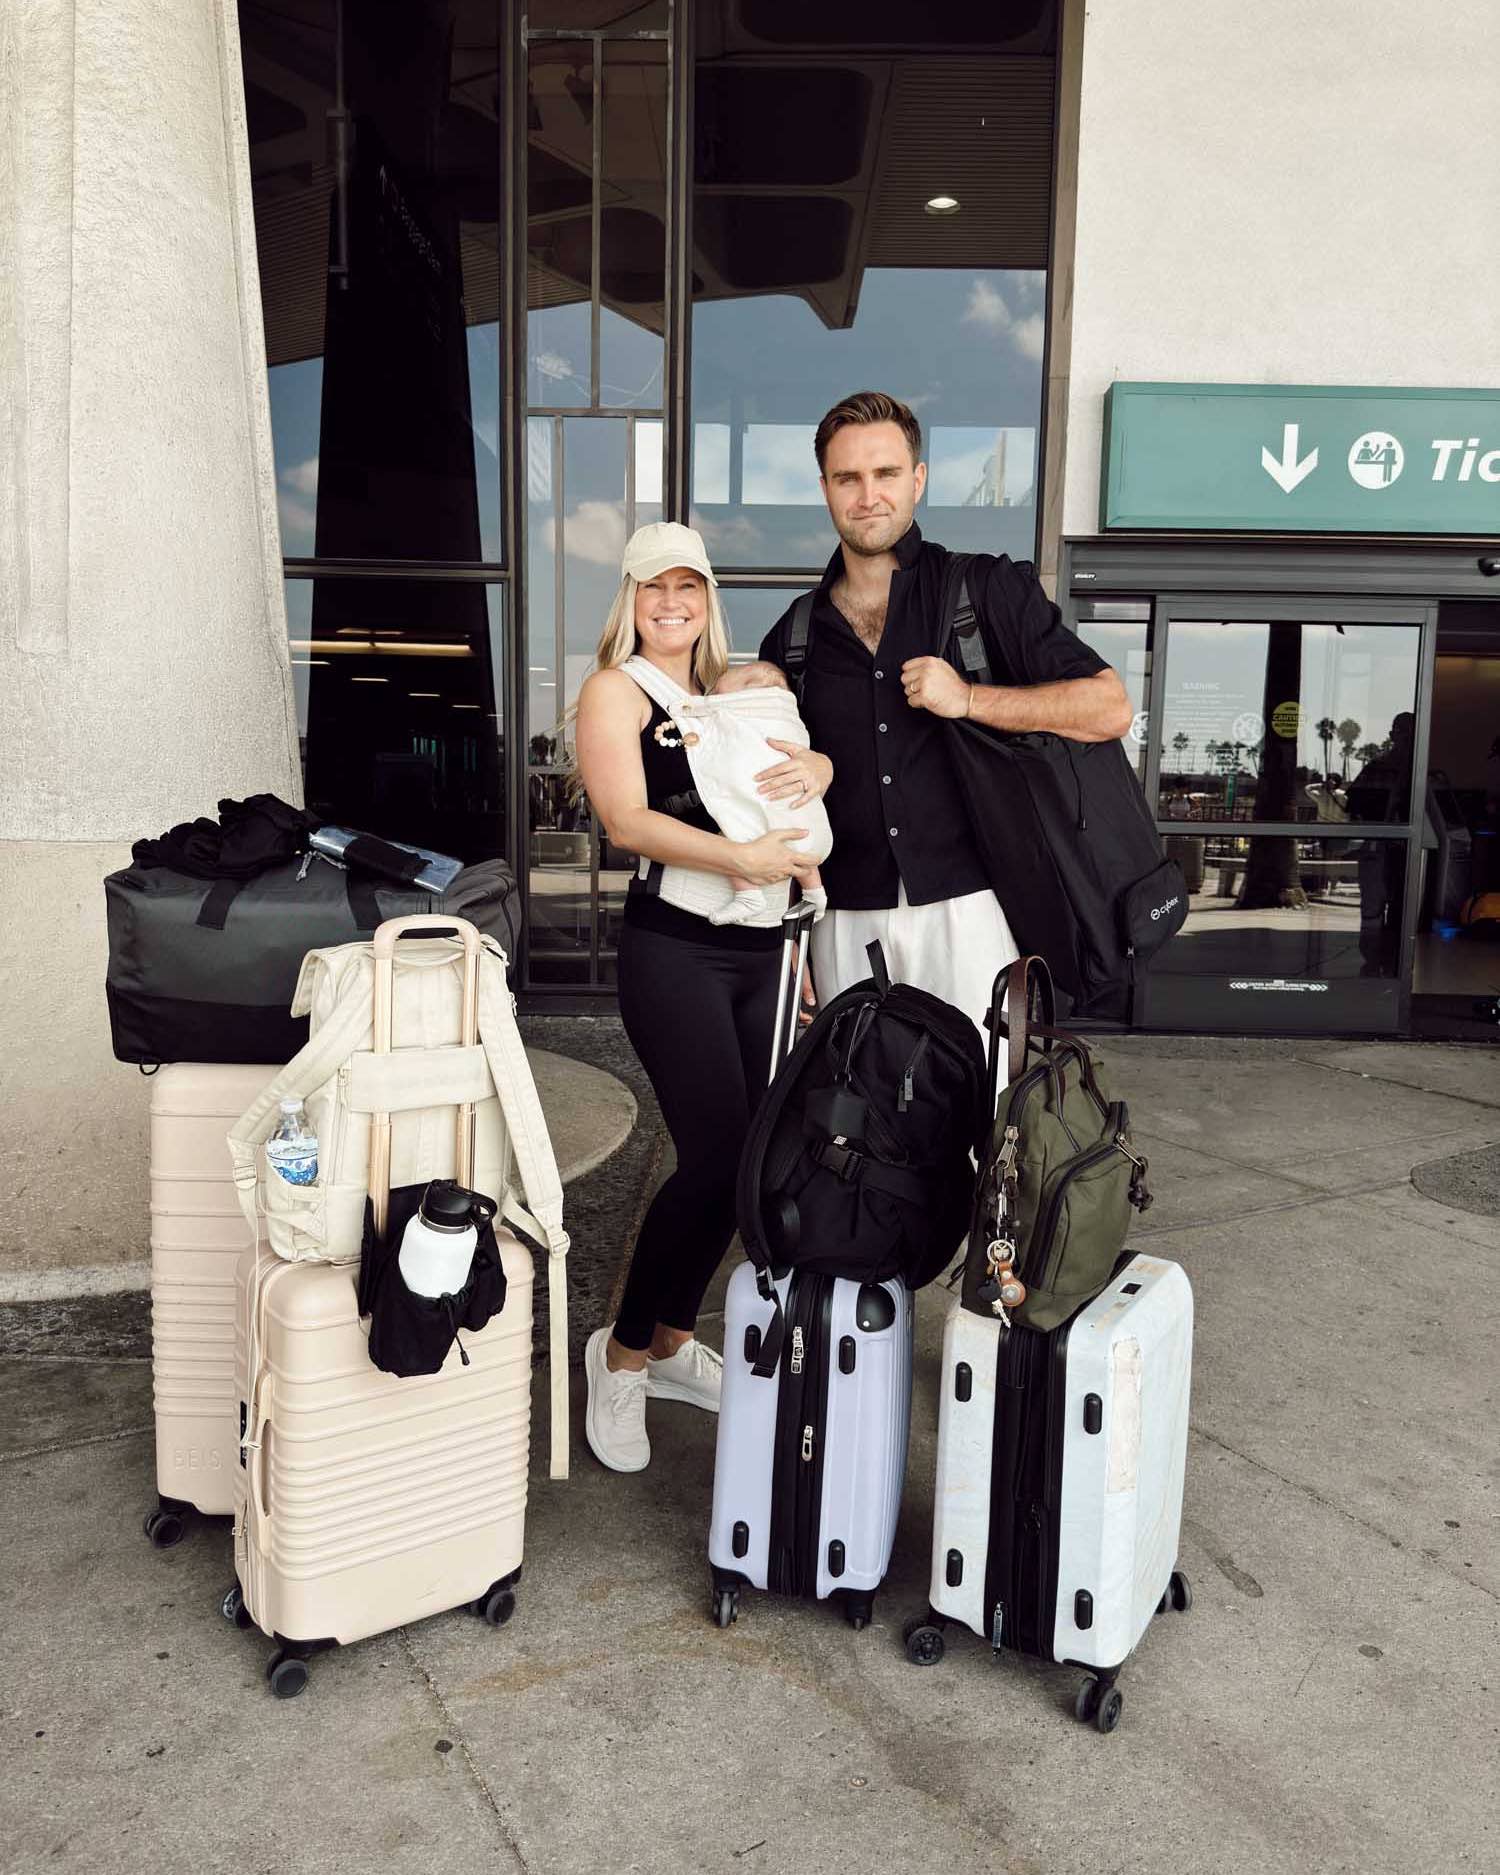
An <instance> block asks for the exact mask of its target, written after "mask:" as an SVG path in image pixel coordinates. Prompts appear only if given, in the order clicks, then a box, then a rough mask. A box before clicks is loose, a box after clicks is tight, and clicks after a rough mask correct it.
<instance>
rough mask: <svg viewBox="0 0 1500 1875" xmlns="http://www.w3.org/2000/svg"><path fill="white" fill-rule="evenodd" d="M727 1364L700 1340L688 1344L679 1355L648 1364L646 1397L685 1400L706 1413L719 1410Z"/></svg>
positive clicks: (680, 1350) (684, 1345) (683, 1345)
mask: <svg viewBox="0 0 1500 1875" xmlns="http://www.w3.org/2000/svg"><path fill="white" fill-rule="evenodd" d="M723 1378H724V1362H723V1360H722V1359H721V1358H720V1356H719V1355H717V1354H715V1353H714V1351H713V1349H712V1348H705V1347H704V1345H703V1343H702V1342H701V1341H699V1340H698V1339H697V1337H696V1336H694V1338H693V1339H692V1340H691V1341H684V1342H683V1344H682V1346H681V1347H680V1348H679V1349H678V1350H677V1352H676V1353H675V1354H669V1355H667V1356H666V1357H665V1359H663V1360H659V1361H658V1360H648V1361H647V1363H646V1393H647V1395H648V1397H649V1398H651V1399H653V1400H685V1401H686V1402H687V1404H688V1405H689V1406H701V1407H702V1408H703V1409H704V1411H705V1412H709V1413H717V1412H718V1410H719V1388H720V1385H721V1383H722V1381H723Z"/></svg>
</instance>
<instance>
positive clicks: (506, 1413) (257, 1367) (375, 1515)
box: [222, 915, 566, 1698]
mask: <svg viewBox="0 0 1500 1875" xmlns="http://www.w3.org/2000/svg"><path fill="white" fill-rule="evenodd" d="M438 928H442V929H446V930H450V931H451V930H453V929H455V928H456V929H457V931H458V934H459V936H460V938H461V939H462V943H463V952H464V965H463V994H462V1009H463V1014H462V1022H461V1032H460V1035H459V1038H458V1047H457V1048H454V1049H453V1050H452V1052H453V1053H454V1054H455V1055H461V1054H464V1053H468V1052H470V1051H472V1050H473V1049H474V1047H475V1041H476V1033H477V1007H478V996H479V976H478V972H479V957H480V951H479V943H480V940H479V934H478V932H477V931H476V930H475V929H474V927H473V926H472V925H468V924H466V923H465V922H464V921H463V920H461V919H450V918H446V917H442V916H437V915H429V916H417V917H412V918H399V919H393V920H391V921H390V922H388V923H386V924H383V925H382V926H381V927H380V928H379V930H378V931H377V932H376V933H375V939H374V945H373V951H374V959H375V972H374V1020H373V1031H374V1043H375V1052H376V1053H377V1054H381V1055H391V1053H392V1051H391V1035H392V1016H393V1012H392V998H393V994H394V991H393V966H392V953H393V949H394V945H395V942H396V940H397V938H398V937H399V936H401V935H402V934H403V933H404V932H406V931H421V930H433V929H438ZM450 1046H451V1045H450V1044H443V1045H442V1046H440V1047H434V1046H428V1047H425V1048H421V1049H416V1050H413V1051H412V1053H413V1056H414V1058H415V1060H416V1062H417V1066H418V1069H419V1070H420V1071H422V1072H424V1073H425V1072H429V1071H430V1070H431V1067H432V1062H433V1058H434V1057H436V1056H438V1055H439V1054H441V1053H442V1052H443V1049H444V1048H445V1047H450ZM400 1057H401V1051H400V1050H397V1051H396V1052H395V1055H394V1057H393V1059H394V1060H395V1061H396V1062H398V1063H399V1061H400ZM514 1072H515V1073H518V1074H519V1073H524V1072H528V1070H526V1067H525V1060H524V1057H521V1058H520V1059H519V1060H518V1062H517V1063H516V1064H515V1067H514ZM531 1099H532V1101H533V1102H534V1090H532V1094H531ZM517 1111H518V1115H519V1108H518V1109H517ZM455 1157H456V1162H457V1169H458V1180H459V1183H460V1184H463V1185H469V1184H470V1183H471V1181H472V1174H473V1167H474V1123H473V1103H472V1101H470V1102H467V1103H466V1104H462V1105H460V1106H459V1107H458V1109H457V1112H456V1146H455ZM518 1157H520V1158H522V1159H523V1161H524V1163H525V1169H526V1170H527V1175H528V1176H533V1175H534V1177H535V1182H536V1185H537V1189H536V1190H534V1191H529V1192H528V1196H530V1197H531V1198H532V1200H533V1202H540V1201H542V1200H546V1201H547V1203H546V1204H545V1205H544V1207H543V1208H544V1209H548V1210H550V1208H551V1202H550V1201H551V1198H552V1196H553V1188H555V1186H556V1181H557V1171H556V1166H555V1164H554V1163H553V1160H552V1155H551V1147H550V1144H547V1143H546V1142H545V1140H544V1138H543V1139H540V1140H532V1141H531V1142H530V1143H529V1144H528V1145H527V1146H526V1147H525V1150H524V1153H523V1152H522V1151H521V1149H520V1148H519V1147H518ZM390 1164H391V1156H390V1116H389V1114H387V1113H376V1114H374V1115H372V1116H371V1125H370V1166H369V1193H370V1203H371V1210H372V1214H373V1218H374V1223H375V1228H376V1229H377V1230H378V1231H382V1232H383V1231H384V1229H385V1226H386V1219H387V1214H388V1207H389V1200H390ZM515 1209H516V1210H517V1212H518V1214H519V1215H520V1216H522V1217H524V1216H526V1215H527V1214H526V1213H524V1212H519V1208H518V1207H515ZM536 1228H537V1229H538V1231H539V1232H540V1231H543V1230H544V1227H543V1226H541V1225H537V1226H536ZM495 1242H496V1247H497V1249H498V1252H499V1255H500V1261H501V1266H502V1268H503V1270H504V1272H505V1279H506V1290H505V1297H504V1304H503V1306H502V1307H501V1309H500V1310H499V1312H498V1313H497V1314H494V1315H492V1316H491V1317H490V1319H489V1320H488V1321H487V1322H486V1323H485V1325H484V1326H483V1327H482V1328H477V1329H470V1328H467V1327H461V1328H460V1330H459V1332H458V1333H456V1334H455V1336H454V1341H453V1344H452V1345H451V1346H450V1347H449V1348H448V1351H447V1355H446V1358H445V1359H444V1361H443V1364H442V1366H441V1368H440V1369H439V1370H438V1372H436V1373H433V1374H418V1375H407V1376H401V1377H398V1376H397V1375H394V1374H390V1373H386V1372H383V1371H382V1370H381V1369H379V1368H377V1367H376V1366H375V1364H374V1362H373V1361H372V1359H371V1356H370V1324H369V1322H368V1321H367V1320H361V1318H360V1314H359V1291H358V1280H359V1268H358V1265H357V1264H353V1263H349V1262H344V1263H314V1262H284V1261H283V1260H282V1259H281V1258H279V1257H278V1256H276V1255H275V1254H274V1253H273V1252H272V1251H271V1250H270V1248H269V1247H268V1246H264V1245H263V1246H258V1247H257V1249H256V1250H255V1251H254V1252H253V1253H247V1254H246V1255H245V1256H244V1258H243V1259H242V1260H241V1263H240V1265H239V1269H238V1272H237V1308H236V1328H235V1377H236V1387H237V1398H238V1413H239V1422H240V1438H241V1441H242V1443H241V1449H240V1462H239V1463H238V1464H237V1465H236V1467H235V1472H234V1476H235V1491H234V1512H235V1522H234V1560H235V1573H236V1580H235V1583H234V1585H233V1586H232V1587H231V1589H230V1590H229V1592H228V1594H227V1595H226V1596H225V1597H224V1600H223V1604H222V1611H223V1613H224V1615H225V1617H226V1618H227V1619H229V1620H232V1621H234V1622H235V1624H236V1625H237V1626H239V1627H250V1626H255V1627H259V1628H260V1629H261V1630H262V1631H263V1632H264V1633H266V1634H268V1635H270V1636H271V1637H272V1638H273V1639H274V1640H275V1641H276V1643H277V1648H278V1651H277V1652H276V1653H275V1654H274V1655H273V1656H272V1658H271V1660H270V1661H269V1663H268V1664H267V1667H266V1678H267V1681H268V1682H269V1684H270V1687H271V1690H272V1692H273V1693H275V1694H277V1696H278V1697H280V1698H291V1697H293V1696H294V1695H295V1694H297V1693H300V1692H301V1691H302V1689H303V1687H304V1686H305V1685H306V1683H307V1677H308V1667H307V1661H308V1658H309V1656H310V1655H311V1654H313V1653H314V1652H316V1651H318V1650H319V1649H320V1648H323V1647H328V1646H332V1645H336V1644H344V1643H347V1642H350V1641H355V1640H362V1639H364V1638H365V1637H367V1636H369V1635H372V1634H381V1633H385V1632H387V1631H388V1630H390V1629H392V1628H396V1627H402V1626H405V1625H406V1624H407V1623H408V1622H411V1621H417V1620H421V1619H422V1618H423V1617H424V1616H426V1615H432V1614H437V1613H440V1612H442V1611H443V1610H446V1609H451V1608H458V1607H463V1606H467V1607H470V1608H472V1610H473V1611H474V1612H475V1613H476V1614H479V1615H482V1616H483V1617H484V1619H485V1620H486V1621H488V1622H489V1623H490V1625H491V1626H495V1627H499V1626H501V1625H503V1624H504V1623H505V1622H506V1621H508V1620H509V1619H510V1616H511V1614H512V1612H513V1611H514V1608H515V1585H516V1582H517V1580H518V1579H519V1577H520V1573H521V1558H522V1549H523V1545H524V1539H525V1526H526V1489H527V1476H528V1470H529V1451H530V1429H531V1345H532V1261H531V1255H530V1252H529V1251H528V1250H527V1249H526V1247H525V1246H524V1245H523V1244H522V1243H521V1242H520V1241H519V1240H518V1239H517V1238H516V1237H515V1236H513V1235H512V1234H511V1232H510V1231H508V1230H506V1229H504V1228H503V1227H502V1226H500V1225H499V1223H498V1221H497V1223H496V1226H495ZM564 1242H566V1240H565V1239H564ZM385 1280H386V1281H387V1282H399V1281H400V1277H399V1274H398V1273H395V1272H392V1273H391V1274H389V1275H388V1276H387V1277H386V1278H385ZM450 1321H451V1317H450ZM555 1414H556V1407H555V1404H554V1416H555Z"/></svg>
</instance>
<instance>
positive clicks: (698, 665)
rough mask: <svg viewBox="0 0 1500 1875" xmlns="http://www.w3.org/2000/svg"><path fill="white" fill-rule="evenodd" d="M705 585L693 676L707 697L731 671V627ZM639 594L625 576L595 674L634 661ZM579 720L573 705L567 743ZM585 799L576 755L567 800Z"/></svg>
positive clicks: (714, 593) (714, 590) (599, 647)
mask: <svg viewBox="0 0 1500 1875" xmlns="http://www.w3.org/2000/svg"><path fill="white" fill-rule="evenodd" d="M703 585H704V590H705V592H706V593H707V596H708V621H707V623H706V624H705V625H704V627H703V630H702V631H701V632H700V633H699V634H698V642H697V644H696V645H694V647H693V676H694V677H695V678H696V679H697V682H698V688H699V689H700V690H702V691H703V692H705V693H707V692H708V691H710V690H712V689H713V687H714V685H715V684H716V683H717V682H718V681H719V679H720V678H721V677H722V676H723V675H724V673H725V671H727V670H728V669H729V626H728V625H727V624H726V622H725V619H724V608H723V606H722V605H721V604H720V603H719V589H718V587H717V586H716V585H714V583H713V581H712V580H707V579H706V580H704V582H703ZM638 590H639V582H638V581H637V580H636V578H635V577H634V575H633V574H630V573H627V574H625V576H624V578H623V579H621V581H620V590H619V591H618V592H617V593H616V594H615V596H614V602H613V604H612V605H611V606H610V608H609V611H608V612H607V613H606V614H605V619H604V630H603V631H602V632H600V634H599V643H598V645H597V646H596V647H595V649H594V669H595V670H599V671H612V670H614V669H616V668H617V666H619V665H621V664H623V663H624V662H625V660H626V658H628V657H633V656H634V654H635V652H636V651H637V650H638V649H639V646H640V640H639V637H638V636H637V633H636V629H635V596H636V593H637V591H638ZM577 716H578V705H577V704H576V703H574V704H573V705H571V707H570V708H569V710H568V712H567V714H566V716H564V718H563V722H562V728H563V737H564V741H565V742H566V740H567V734H568V729H569V727H570V726H571V724H572V723H573V722H574V721H575V720H576V719H577ZM583 795H584V786H583V775H582V773H581V772H580V770H579V767H578V757H577V754H576V752H575V754H574V757H573V761H572V764H571V766H570V767H569V769H568V796H569V799H570V800H574V801H579V800H582V798H583Z"/></svg>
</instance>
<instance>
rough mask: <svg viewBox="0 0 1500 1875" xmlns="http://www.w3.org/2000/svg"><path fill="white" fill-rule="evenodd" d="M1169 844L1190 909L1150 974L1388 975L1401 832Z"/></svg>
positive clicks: (1401, 889)
mask: <svg viewBox="0 0 1500 1875" xmlns="http://www.w3.org/2000/svg"><path fill="white" fill-rule="evenodd" d="M1168 845H1169V848H1173V847H1175V849H1176V850H1175V852H1174V857H1175V858H1177V859H1178V861H1179V863H1181V864H1182V866H1183V872H1184V874H1185V876H1186V878H1187V884H1188V890H1189V893H1190V906H1191V909H1190V911H1189V914H1188V920H1187V923H1186V924H1185V925H1184V926H1183V928H1182V930H1181V931H1180V932H1179V933H1178V935H1177V936H1176V937H1175V938H1174V939H1173V940H1172V942H1171V944H1170V945H1169V946H1168V947H1167V949H1166V951H1165V952H1164V953H1163V954H1162V957H1161V960H1160V962H1159V963H1157V964H1156V965H1155V967H1154V970H1153V974H1154V975H1162V976H1229V977H1234V976H1247V977H1254V978H1257V979H1268V980H1274V979H1276V978H1278V977H1280V978H1285V979H1287V980H1289V981H1291V980H1295V979H1298V978H1309V977H1311V978H1325V979H1326V978H1338V977H1344V978H1347V977H1393V976H1395V974H1396V965H1397V958H1398V952H1399V949H1400V934H1401V908H1402V901H1403V897H1404V893H1405V889H1406V846H1405V843H1404V842H1403V841H1401V840H1399V839H1394V840H1393V839H1374V838H1370V837H1361V838H1356V839H1349V840H1324V839H1311V840H1303V839H1299V838H1290V837H1288V838H1282V837H1281V836H1279V835H1268V834H1252V835H1249V836H1248V837H1247V836H1244V835H1237V834H1227V833H1225V834H1215V833H1209V834H1197V835H1183V836H1179V837H1178V838H1177V839H1176V840H1175V841H1173V840H1171V839H1170V838H1169V841H1168Z"/></svg>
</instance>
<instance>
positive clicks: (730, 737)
mask: <svg viewBox="0 0 1500 1875" xmlns="http://www.w3.org/2000/svg"><path fill="white" fill-rule="evenodd" d="M684 714H685V716H690V717H691V721H692V725H693V728H692V730H688V729H687V728H686V723H684V730H685V733H684V736H683V741H684V743H686V744H687V745H688V746H689V747H690V749H691V754H690V756H689V760H690V762H691V764H692V769H693V778H694V780H695V781H696V783H697V786H698V793H699V794H700V796H701V797H702V800H703V804H704V806H705V807H706V808H707V809H708V811H709V812H710V813H711V814H712V815H713V817H714V819H715V820H716V821H717V822H718V824H719V829H720V831H721V832H722V833H724V834H725V835H726V836H727V837H728V838H729V839H731V840H756V839H759V838H760V836H761V835H762V834H764V833H769V832H772V831H774V830H776V829H778V828H781V827H805V828H806V829H807V838H806V839H805V840H799V841H798V842H797V850H798V851H799V852H801V853H805V854H807V855H808V857H809V858H811V859H814V860H823V859H827V857H828V855H829V853H830V852H831V851H832V849H833V833H832V830H831V829H830V827H829V825H828V812H827V810H826V808H825V807H824V806H823V803H822V802H821V801H816V800H814V801H806V802H804V803H803V804H802V805H801V806H800V807H797V806H794V805H793V804H792V803H791V801H773V800H771V799H770V798H769V796H767V795H764V794H760V793H758V792H757V791H756V781H755V777H756V776H757V775H758V774H760V773H761V772H762V770H764V769H766V768H771V767H774V766H775V760H776V756H777V751H776V750H775V749H773V748H771V747H770V740H771V739H774V740H775V741H777V742H795V743H797V744H799V745H800V746H801V747H802V748H804V749H805V748H809V747H810V746H811V743H810V740H809V738H808V734H807V729H806V726H805V725H804V723H803V721H802V718H801V716H800V715H799V714H798V711H797V704H796V700H795V699H794V698H793V696H792V693H791V689H790V687H789V686H788V684H787V681H786V678H785V677H784V676H783V675H782V673H781V672H780V671H779V670H778V669H777V668H776V666H775V665H774V664H759V663H756V664H732V665H731V666H730V667H729V669H728V670H727V671H725V673H724V675H723V676H722V677H721V678H720V679H719V681H718V682H717V683H716V684H715V685H714V687H713V689H712V690H711V691H710V692H709V694H708V695H707V696H706V697H702V698H697V699H695V700H694V701H693V703H691V704H690V705H688V707H687V711H686V712H684ZM694 732H696V738H697V739H696V741H692V740H690V738H691V737H692V736H693V734H694ZM730 883H731V884H732V885H733V887H734V897H733V898H732V899H731V900H730V902H729V903H728V904H727V905H726V906H724V907H723V909H722V910H720V911H715V912H711V913H710V914H709V922H710V923H711V924H755V925H771V924H775V923H777V922H778V921H779V920H780V918H781V914H782V913H783V912H784V911H785V910H786V907H787V904H788V902H789V900H790V898H791V882H790V881H786V882H784V883H782V884H780V885H774V886H770V887H766V886H759V885H755V884H753V883H752V882H751V881H750V880H749V879H743V878H735V877H731V880H730ZM802 896H803V897H804V898H806V899H808V900H810V901H811V903H812V904H813V905H815V906H816V907H817V913H818V916H819V917H821V916H822V915H823V913H824V912H825V911H826V910H827V909H828V894H827V893H826V892H825V891H824V890H823V883H822V880H821V879H820V878H819V876H818V873H817V870H816V868H814V870H813V871H812V872H811V873H810V874H808V875H807V876H805V877H804V878H803V880H802Z"/></svg>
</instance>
